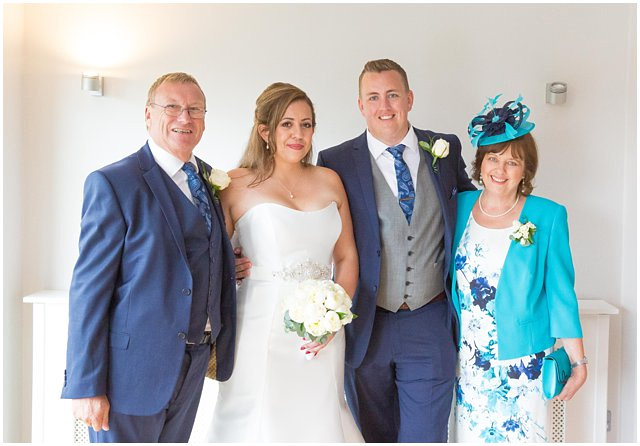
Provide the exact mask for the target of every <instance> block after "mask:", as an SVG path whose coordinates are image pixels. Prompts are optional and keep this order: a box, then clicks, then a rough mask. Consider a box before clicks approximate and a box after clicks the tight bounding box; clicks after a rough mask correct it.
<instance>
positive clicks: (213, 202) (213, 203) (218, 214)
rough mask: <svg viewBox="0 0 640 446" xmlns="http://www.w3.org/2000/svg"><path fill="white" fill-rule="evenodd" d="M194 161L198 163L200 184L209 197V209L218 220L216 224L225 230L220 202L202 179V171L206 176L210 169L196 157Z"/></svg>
mask: <svg viewBox="0 0 640 446" xmlns="http://www.w3.org/2000/svg"><path fill="white" fill-rule="evenodd" d="M196 160H197V161H198V167H199V171H200V173H199V175H200V181H202V184H203V185H204V188H205V189H206V191H207V196H208V197H209V203H210V205H211V208H212V209H213V210H214V213H215V215H216V218H217V219H218V223H219V224H220V227H221V228H222V229H223V230H225V223H224V215H223V214H222V207H221V206H220V200H219V199H218V197H216V196H215V194H214V193H213V191H212V190H211V186H209V184H208V183H207V181H206V180H205V179H204V175H202V169H207V174H210V173H211V168H210V167H209V166H207V165H205V163H204V162H203V161H202V160H201V159H200V158H198V157H196ZM212 217H213V216H212ZM212 233H213V232H212Z"/></svg>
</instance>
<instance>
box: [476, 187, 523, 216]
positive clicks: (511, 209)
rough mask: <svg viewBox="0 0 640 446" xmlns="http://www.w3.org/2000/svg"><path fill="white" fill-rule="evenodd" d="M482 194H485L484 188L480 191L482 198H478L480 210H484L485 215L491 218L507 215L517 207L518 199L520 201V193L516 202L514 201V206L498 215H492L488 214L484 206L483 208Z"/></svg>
mask: <svg viewBox="0 0 640 446" xmlns="http://www.w3.org/2000/svg"><path fill="white" fill-rule="evenodd" d="M482 194H484V189H483V190H482V192H480V198H479V199H478V207H480V212H482V213H483V214H484V215H486V216H487V217H491V218H498V217H504V216H505V215H507V214H508V213H509V212H511V211H513V209H514V208H515V207H516V205H517V204H518V201H520V194H517V195H516V202H515V203H513V206H511V207H510V208H509V209H508V210H506V211H505V212H503V213H502V214H497V215H492V214H488V213H487V212H486V211H485V210H484V209H483V208H482Z"/></svg>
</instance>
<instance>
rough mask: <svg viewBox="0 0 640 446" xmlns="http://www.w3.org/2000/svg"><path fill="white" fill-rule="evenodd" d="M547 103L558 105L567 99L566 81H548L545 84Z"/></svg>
mask: <svg viewBox="0 0 640 446" xmlns="http://www.w3.org/2000/svg"><path fill="white" fill-rule="evenodd" d="M545 100H546V102H547V104H552V105H560V104H564V103H565V102H566V101H567V83H566V82H549V83H548V84H547V95H546V99H545Z"/></svg>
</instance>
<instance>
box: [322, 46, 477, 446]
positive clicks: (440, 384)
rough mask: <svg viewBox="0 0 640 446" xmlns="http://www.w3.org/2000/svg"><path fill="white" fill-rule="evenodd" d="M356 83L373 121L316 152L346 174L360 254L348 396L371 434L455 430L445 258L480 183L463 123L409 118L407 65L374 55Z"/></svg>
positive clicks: (411, 438) (442, 435)
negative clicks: (469, 162)
mask: <svg viewBox="0 0 640 446" xmlns="http://www.w3.org/2000/svg"><path fill="white" fill-rule="evenodd" d="M359 90H360V91H359V97H358V106H359V108H360V112H361V113H362V115H363V116H364V117H365V119H366V122H367V131H365V132H364V133H363V134H362V135H360V136H358V137H357V138H355V139H352V140H350V141H346V142H344V143H342V144H340V145H338V146H336V147H333V148H330V149H327V150H324V151H321V152H320V153H319V155H318V165H322V166H326V167H329V168H331V169H333V170H335V171H336V172H337V173H338V174H339V175H340V178H341V179H342V182H343V183H344V186H345V189H346V191H347V195H348V197H349V207H350V208H351V216H352V219H353V229H354V234H355V239H356V245H357V248H358V257H359V259H360V280H359V284H358V290H357V292H356V296H355V297H354V300H353V302H354V304H353V305H354V307H353V312H354V313H356V314H357V315H358V316H359V317H358V318H357V319H355V320H354V321H353V323H351V324H349V325H347V326H346V335H347V345H346V367H345V375H346V376H345V390H346V394H347V400H348V402H349V406H350V408H351V410H352V412H353V413H354V415H355V417H356V419H357V420H358V423H359V425H360V428H361V430H362V434H363V436H364V438H365V440H366V441H367V442H446V441H447V420H448V417H449V411H450V407H451V398H452V394H453V383H454V377H455V363H456V348H455V344H454V335H453V333H454V330H453V328H454V324H455V319H454V318H455V315H454V312H453V307H452V305H451V298H450V295H449V294H450V290H449V285H450V281H449V279H448V273H449V268H448V266H449V261H450V258H451V241H452V237H453V230H454V227H455V222H456V202H457V197H456V194H457V193H458V192H461V191H464V190H470V189H474V187H473V185H472V184H471V181H470V180H469V178H468V177H467V174H466V172H465V164H464V161H463V159H462V156H461V153H460V152H461V146H460V141H459V140H458V138H457V137H456V136H455V135H449V134H442V133H436V132H432V131H429V130H420V129H417V128H415V127H412V126H411V125H410V124H409V120H408V113H409V111H410V110H411V107H412V105H413V92H412V91H411V90H410V89H409V82H408V80H407V75H406V73H405V71H404V69H403V68H402V67H401V66H400V65H398V64H397V63H395V62H393V61H391V60H388V59H382V60H374V61H370V62H367V64H366V65H365V67H364V70H363V71H362V73H361V74H360V80H359ZM440 139H442V141H439V140H440ZM419 142H423V144H425V145H426V146H427V147H431V150H423V148H421V145H420V144H419ZM447 146H448V150H447Z"/></svg>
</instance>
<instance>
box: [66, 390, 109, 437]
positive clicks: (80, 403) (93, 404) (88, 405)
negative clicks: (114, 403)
mask: <svg viewBox="0 0 640 446" xmlns="http://www.w3.org/2000/svg"><path fill="white" fill-rule="evenodd" d="M110 407H111V406H110V405H109V400H108V399H107V396H106V395H101V396H93V397H90V398H80V399H76V400H71V410H72V411H73V416H74V417H75V418H77V419H78V420H81V421H84V422H85V423H86V424H87V426H89V427H92V428H93V430H94V431H96V432H98V431H99V430H105V431H108V430H109V408H110Z"/></svg>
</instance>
